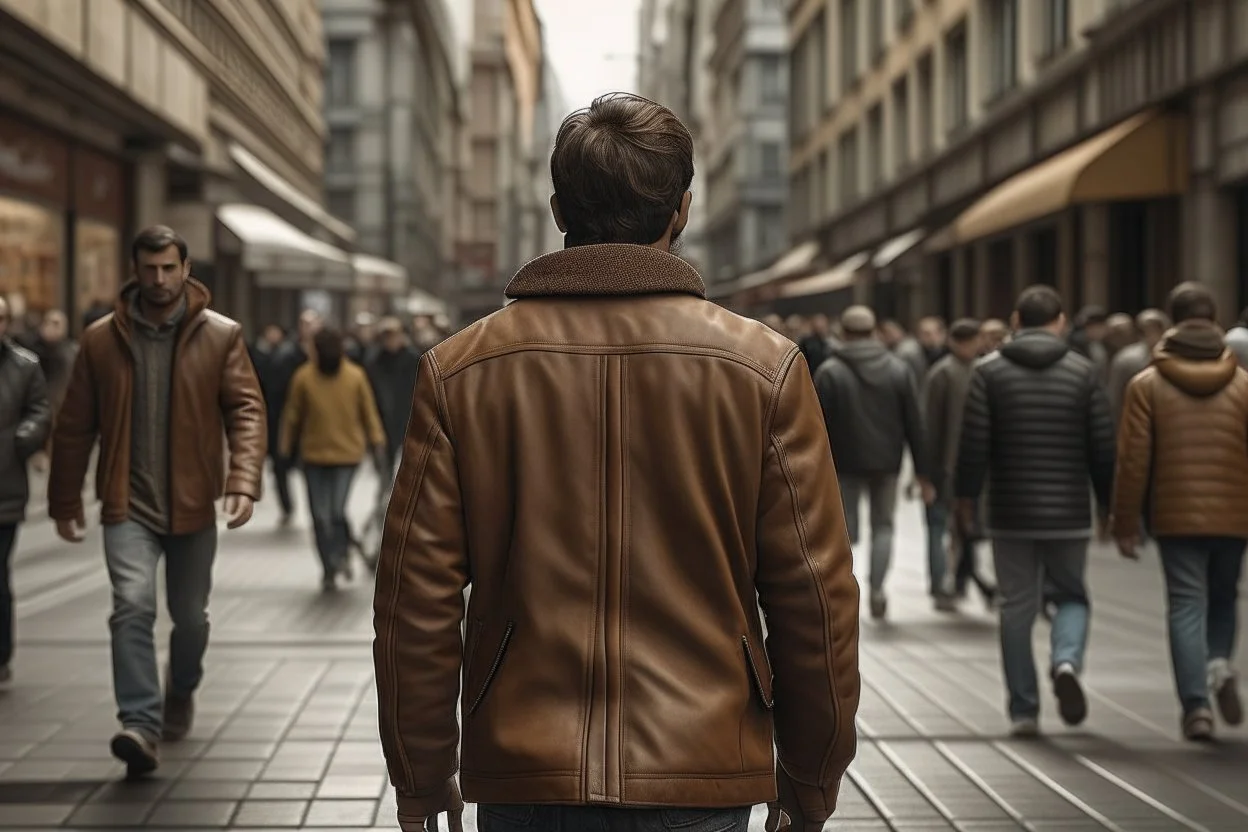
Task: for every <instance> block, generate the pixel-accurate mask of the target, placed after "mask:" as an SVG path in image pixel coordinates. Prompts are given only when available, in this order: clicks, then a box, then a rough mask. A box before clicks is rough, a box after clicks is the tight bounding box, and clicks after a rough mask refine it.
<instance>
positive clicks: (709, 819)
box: [477, 803, 750, 832]
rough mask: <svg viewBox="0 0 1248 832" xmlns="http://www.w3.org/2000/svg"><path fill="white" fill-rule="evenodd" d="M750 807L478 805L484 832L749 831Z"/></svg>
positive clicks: (479, 817)
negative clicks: (664, 807) (529, 831)
mask: <svg viewBox="0 0 1248 832" xmlns="http://www.w3.org/2000/svg"><path fill="white" fill-rule="evenodd" d="M749 826H750V807H748V806H744V807H742V808H740V809H675V808H672V809H624V808H620V807H608V806H553V805H540V804H532V803H525V804H515V805H512V804H489V803H482V804H480V805H479V806H477V828H478V829H480V830H481V832H521V830H539V829H540V830H541V831H542V832H669V831H670V832H747V830H748V829H749Z"/></svg>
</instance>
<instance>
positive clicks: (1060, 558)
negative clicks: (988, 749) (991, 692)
mask: <svg viewBox="0 0 1248 832" xmlns="http://www.w3.org/2000/svg"><path fill="white" fill-rule="evenodd" d="M1012 325H1013V327H1014V329H1015V330H1016V332H1017V335H1016V336H1015V337H1014V338H1013V339H1012V340H1010V341H1009V342H1008V343H1006V344H1005V345H1003V346H1002V347H1001V348H1000V349H999V350H998V351H997V352H996V353H994V354H993V355H991V356H989V357H987V358H985V359H984V360H983V361H981V362H980V363H979V364H978V365H976V367H975V372H974V374H973V376H972V377H971V389H970V393H969V394H968V396H967V402H966V407H965V411H964V413H963V420H962V436H961V445H960V448H959V450H958V467H957V475H956V481H955V492H956V495H957V498H958V521H959V524H960V525H961V526H962V528H963V529H969V528H970V527H971V526H972V525H973V523H974V521H973V515H974V513H975V503H976V501H977V500H978V499H979V497H980V495H981V493H982V492H983V490H984V484H985V482H987V483H988V484H989V485H988V513H987V518H986V526H987V528H986V533H987V534H988V536H989V538H991V540H992V548H993V562H994V564H995V566H996V572H997V582H998V586H999V588H1000V592H1001V595H1002V606H1001V660H1002V664H1003V666H1004V670H1005V682H1006V688H1007V691H1008V694H1009V716H1010V720H1011V724H1012V731H1013V733H1014V734H1015V735H1016V736H1033V735H1035V734H1036V733H1037V731H1038V730H1039V716H1040V696H1039V691H1038V684H1037V681H1036V665H1035V659H1034V657H1033V655H1032V638H1031V635H1032V630H1033V628H1034V626H1035V622H1036V617H1037V615H1038V613H1039V609H1040V604H1041V598H1042V597H1045V596H1047V600H1049V601H1051V602H1052V603H1053V604H1054V605H1055V608H1056V613H1055V615H1054V617H1053V623H1052V629H1051V632H1050V644H1051V651H1052V653H1051V657H1050V663H1049V667H1050V678H1051V679H1052V681H1053V689H1054V693H1055V694H1056V696H1057V699H1058V705H1059V712H1060V714H1061V717H1062V720H1063V721H1064V722H1065V723H1067V724H1068V725H1078V724H1080V723H1081V722H1083V720H1084V719H1085V718H1086V717H1087V712H1088V704H1087V698H1086V696H1085V694H1084V691H1083V687H1082V684H1081V682H1080V679H1079V677H1080V674H1081V673H1082V671H1083V665H1084V651H1085V649H1086V647H1087V639H1088V619H1089V609H1090V607H1089V602H1088V593H1087V587H1086V585H1085V582H1084V572H1085V569H1086V566H1087V549H1088V542H1089V540H1090V539H1091V536H1092V528H1093V515H1092V510H1091V498H1090V497H1089V483H1090V484H1091V490H1092V491H1094V492H1095V494H1096V499H1097V502H1098V504H1099V506H1101V507H1102V510H1103V511H1104V507H1107V506H1108V505H1109V499H1110V489H1111V484H1112V481H1113V472H1114V429H1113V424H1112V423H1111V421H1110V417H1109V402H1108V399H1107V398H1106V396H1105V391H1104V386H1103V385H1102V383H1101V380H1100V378H1099V376H1098V374H1097V369H1096V367H1095V365H1093V363H1092V362H1091V361H1090V360H1089V359H1087V358H1085V357H1083V356H1082V355H1080V354H1078V353H1077V352H1075V351H1074V350H1073V349H1072V348H1071V347H1070V345H1069V344H1068V342H1067V341H1066V340H1065V339H1064V338H1063V337H1062V335H1063V332H1064V330H1065V328H1066V316H1065V314H1064V313H1063V311H1062V300H1061V297H1060V296H1059V295H1058V294H1057V292H1055V291H1054V290H1053V289H1051V288H1049V287H1048V286H1033V287H1031V288H1029V289H1027V290H1025V291H1024V292H1023V293H1022V294H1021V295H1020V296H1019V299H1018V304H1017V305H1016V307H1015V310H1014V314H1013V318H1012Z"/></svg>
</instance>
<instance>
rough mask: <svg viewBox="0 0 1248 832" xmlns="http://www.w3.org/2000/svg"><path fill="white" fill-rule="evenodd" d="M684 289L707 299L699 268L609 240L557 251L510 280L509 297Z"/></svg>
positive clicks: (654, 250) (670, 256) (648, 249)
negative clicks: (695, 268)
mask: <svg viewBox="0 0 1248 832" xmlns="http://www.w3.org/2000/svg"><path fill="white" fill-rule="evenodd" d="M664 292H679V293H683V294H689V295H697V296H698V297H700V298H704V297H706V285H705V284H704V283H703V282H702V278H701V277H699V276H698V273H697V271H695V270H694V268H693V266H690V265H689V264H688V263H686V262H685V261H684V260H681V259H680V258H679V257H677V256H676V255H674V254H670V253H668V252H666V251H660V250H659V249H657V248H651V247H650V246H638V245H628V244H625V243H604V244H599V245H589V246H573V247H572V248H565V249H563V250H562V251H552V252H551V253H550V254H543V255H542V256H541V257H538V258H537V259H535V260H531V261H529V263H528V264H526V265H525V266H524V267H523V268H521V269H520V271H519V272H517V273H516V276H515V277H513V278H512V279H511V282H510V283H508V284H507V290H506V294H507V297H509V298H536V297H561V296H563V297H566V296H574V297H576V296H617V297H618V296H622V295H650V294H659V293H664Z"/></svg>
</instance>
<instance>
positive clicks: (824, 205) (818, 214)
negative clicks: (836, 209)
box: [812, 150, 833, 225]
mask: <svg viewBox="0 0 1248 832" xmlns="http://www.w3.org/2000/svg"><path fill="white" fill-rule="evenodd" d="M828 164H829V160H828V151H826V150H824V151H823V152H821V153H820V154H819V166H818V167H817V168H815V171H814V174H815V181H814V183H813V184H812V187H813V188H814V191H815V198H814V212H815V222H814V224H815V225H818V224H819V223H821V222H823V220H824V218H825V217H827V216H828V215H829V214H831V213H832V208H833V206H832V200H831V198H830V197H829V195H828V189H827V181H828Z"/></svg>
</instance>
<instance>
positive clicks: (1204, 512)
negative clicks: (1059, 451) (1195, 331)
mask: <svg viewBox="0 0 1248 832" xmlns="http://www.w3.org/2000/svg"><path fill="white" fill-rule="evenodd" d="M1186 326H1187V325H1184V326H1181V327H1179V328H1178V330H1172V331H1171V334H1170V335H1169V336H1167V339H1166V340H1165V341H1163V342H1162V343H1161V344H1160V345H1158V347H1157V350H1156V351H1155V352H1154V355H1153V365H1152V366H1151V367H1149V368H1148V369H1146V370H1144V371H1143V372H1142V373H1140V374H1139V375H1137V376H1136V377H1135V378H1134V379H1133V380H1132V381H1131V383H1130V385H1128V387H1127V393H1126V397H1125V402H1124V404H1123V413H1122V421H1121V423H1120V426H1119V431H1118V472H1117V475H1116V477H1115V483H1114V523H1113V530H1114V534H1115V535H1116V536H1118V537H1134V536H1137V535H1138V534H1139V528H1140V516H1141V511H1145V512H1147V514H1148V521H1149V522H1148V525H1149V529H1150V531H1151V532H1152V534H1154V535H1156V536H1158V537H1183V536H1189V535H1191V536H1200V537H1205V536H1209V537H1213V536H1218V537H1222V536H1225V537H1242V538H1248V373H1245V372H1244V371H1243V370H1241V369H1240V368H1239V363H1238V362H1237V361H1236V359H1235V356H1234V355H1233V354H1232V353H1231V352H1230V351H1229V350H1221V352H1220V354H1219V349H1220V346H1219V347H1214V348H1212V349H1211V350H1210V351H1209V354H1208V355H1206V356H1203V357H1182V353H1181V351H1180V350H1178V348H1177V347H1176V345H1175V344H1174V339H1175V337H1176V335H1177V333H1178V332H1180V331H1182V330H1184V328H1185V327H1186ZM1208 326H1212V324H1209V325H1208ZM1176 351H1178V352H1179V354H1176Z"/></svg>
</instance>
